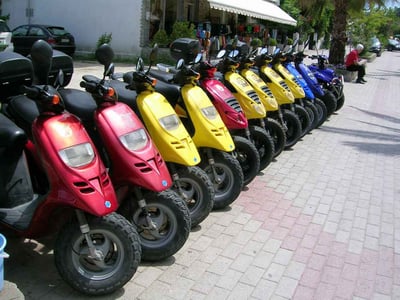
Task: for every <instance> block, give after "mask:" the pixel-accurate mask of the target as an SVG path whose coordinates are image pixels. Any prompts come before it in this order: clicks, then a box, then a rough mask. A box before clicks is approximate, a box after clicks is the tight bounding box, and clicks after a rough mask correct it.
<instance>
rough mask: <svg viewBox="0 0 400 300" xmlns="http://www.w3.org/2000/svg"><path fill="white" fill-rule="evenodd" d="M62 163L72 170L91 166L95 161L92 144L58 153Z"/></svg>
mask: <svg viewBox="0 0 400 300" xmlns="http://www.w3.org/2000/svg"><path fill="white" fill-rule="evenodd" d="M58 155H60V157H61V159H62V161H63V162H64V163H65V164H66V165H68V166H69V167H72V168H79V167H82V166H86V165H88V164H90V163H91V162H92V161H93V159H94V151H93V148H92V145H90V143H84V144H80V145H76V146H72V147H68V148H65V149H62V150H60V151H59V152H58Z"/></svg>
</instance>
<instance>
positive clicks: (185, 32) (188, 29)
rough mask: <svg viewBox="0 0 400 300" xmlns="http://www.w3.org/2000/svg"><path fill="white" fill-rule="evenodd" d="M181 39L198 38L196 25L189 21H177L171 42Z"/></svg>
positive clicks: (173, 27)
mask: <svg viewBox="0 0 400 300" xmlns="http://www.w3.org/2000/svg"><path fill="white" fill-rule="evenodd" d="M179 38H192V39H194V38H196V33H195V30H194V24H191V23H189V22H187V21H176V22H175V23H174V25H173V26H172V33H171V35H170V41H175V40H176V39H179Z"/></svg>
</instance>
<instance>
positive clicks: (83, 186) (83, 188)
mask: <svg viewBox="0 0 400 300" xmlns="http://www.w3.org/2000/svg"><path fill="white" fill-rule="evenodd" d="M74 185H75V186H76V187H77V188H78V189H79V191H80V192H81V193H82V194H90V193H93V192H94V189H93V188H92V187H91V186H89V185H88V184H87V183H86V182H84V181H79V182H74Z"/></svg>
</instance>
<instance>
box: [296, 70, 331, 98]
mask: <svg viewBox="0 0 400 300" xmlns="http://www.w3.org/2000/svg"><path fill="white" fill-rule="evenodd" d="M295 66H296V69H297V71H299V72H300V74H301V75H302V76H303V79H304V80H305V81H306V82H307V84H308V86H309V88H310V89H311V91H312V92H313V94H314V96H317V97H322V96H323V95H324V90H323V89H322V87H321V85H320V84H319V83H318V80H317V78H315V76H314V73H313V72H312V71H311V70H310V68H308V67H307V66H306V65H305V64H304V63H296V64H295Z"/></svg>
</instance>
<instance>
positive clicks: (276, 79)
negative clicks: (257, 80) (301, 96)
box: [260, 65, 294, 105]
mask: <svg viewBox="0 0 400 300" xmlns="http://www.w3.org/2000/svg"><path fill="white" fill-rule="evenodd" d="M260 72H261V73H262V74H263V75H264V76H266V77H267V78H268V80H267V81H266V84H267V86H268V87H269V88H270V90H271V91H272V93H273V94H274V96H275V99H276V101H277V102H278V104H279V105H283V104H293V103H294V96H293V93H292V91H291V90H290V89H289V87H288V86H287V84H286V82H285V81H284V80H283V78H282V77H281V76H280V75H279V74H278V73H277V72H275V70H273V69H272V68H271V67H270V66H268V65H264V66H262V67H261V68H260Z"/></svg>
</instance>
